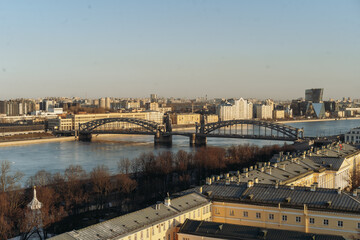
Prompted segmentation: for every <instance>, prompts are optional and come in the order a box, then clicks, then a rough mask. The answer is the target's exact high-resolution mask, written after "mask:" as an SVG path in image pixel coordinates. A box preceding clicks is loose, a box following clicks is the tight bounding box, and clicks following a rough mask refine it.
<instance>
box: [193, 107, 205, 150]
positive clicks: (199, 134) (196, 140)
mask: <svg viewBox="0 0 360 240" xmlns="http://www.w3.org/2000/svg"><path fill="white" fill-rule="evenodd" d="M204 129H205V116H204V115H203V114H201V115H200V127H199V125H197V124H196V133H194V134H191V136H190V146H197V147H200V146H205V145H206V143H207V139H206V136H203V135H204Z"/></svg>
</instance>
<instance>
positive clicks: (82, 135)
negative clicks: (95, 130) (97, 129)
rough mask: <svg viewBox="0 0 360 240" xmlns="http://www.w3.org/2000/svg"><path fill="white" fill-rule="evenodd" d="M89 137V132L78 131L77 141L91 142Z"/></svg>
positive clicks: (90, 135) (90, 136)
mask: <svg viewBox="0 0 360 240" xmlns="http://www.w3.org/2000/svg"><path fill="white" fill-rule="evenodd" d="M91 138H92V134H91V133H84V132H79V141H83V142H91Z"/></svg>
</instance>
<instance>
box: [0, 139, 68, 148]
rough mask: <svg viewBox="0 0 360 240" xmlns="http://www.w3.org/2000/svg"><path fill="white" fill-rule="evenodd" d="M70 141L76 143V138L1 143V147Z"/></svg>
mask: <svg viewBox="0 0 360 240" xmlns="http://www.w3.org/2000/svg"><path fill="white" fill-rule="evenodd" d="M69 141H75V138H74V137H73V136H72V137H54V138H41V139H29V140H20V141H9V142H0V147H12V146H22V145H29V144H41V143H49V142H69Z"/></svg>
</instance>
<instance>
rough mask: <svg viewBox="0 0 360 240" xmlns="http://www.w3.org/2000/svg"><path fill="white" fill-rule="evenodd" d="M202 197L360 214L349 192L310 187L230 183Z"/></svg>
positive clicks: (359, 204) (213, 187) (359, 205)
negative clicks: (312, 188)
mask: <svg viewBox="0 0 360 240" xmlns="http://www.w3.org/2000/svg"><path fill="white" fill-rule="evenodd" d="M292 188H293V189H292ZM199 191H200V187H196V188H193V189H189V190H186V191H184V192H183V193H189V192H199ZM202 193H203V194H204V195H205V196H208V197H209V198H210V199H212V200H214V201H230V202H238V203H246V204H254V205H274V206H278V204H281V205H282V206H284V207H289V208H303V207H304V204H306V205H307V207H308V208H309V209H316V210H325V211H328V212H339V211H340V212H351V213H355V214H360V201H359V198H357V197H353V196H352V195H351V194H350V193H346V192H340V193H338V190H336V189H328V188H316V190H315V191H311V188H309V187H296V186H295V187H294V186H292V187H291V186H284V185H280V186H277V187H276V186H275V185H274V184H262V183H257V184H254V185H253V186H251V187H248V186H247V183H239V184H234V183H231V184H230V185H226V184H224V183H214V184H212V185H204V186H202ZM250 196H251V197H250ZM286 199H288V200H290V201H287V200H286ZM329 203H330V204H329Z"/></svg>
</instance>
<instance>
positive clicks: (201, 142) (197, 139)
mask: <svg viewBox="0 0 360 240" xmlns="http://www.w3.org/2000/svg"><path fill="white" fill-rule="evenodd" d="M206 142H207V139H206V137H203V136H199V135H197V134H195V133H194V134H191V136H190V146H196V147H200V146H206Z"/></svg>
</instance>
